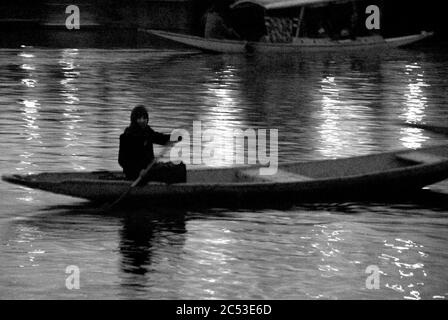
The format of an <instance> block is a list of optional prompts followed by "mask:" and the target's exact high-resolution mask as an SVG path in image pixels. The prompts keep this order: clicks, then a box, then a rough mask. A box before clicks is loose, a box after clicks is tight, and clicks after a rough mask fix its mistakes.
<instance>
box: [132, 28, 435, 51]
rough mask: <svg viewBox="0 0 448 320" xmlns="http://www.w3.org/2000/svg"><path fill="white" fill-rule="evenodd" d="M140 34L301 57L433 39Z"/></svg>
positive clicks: (204, 47)
mask: <svg viewBox="0 0 448 320" xmlns="http://www.w3.org/2000/svg"><path fill="white" fill-rule="evenodd" d="M141 31H143V32H148V33H150V34H153V35H156V36H158V37H161V38H164V39H168V40H171V41H174V42H177V43H181V44H184V45H187V46H190V47H194V48H196V49H200V50H204V51H211V52H219V53H302V52H331V51H353V50H371V49H385V48H397V47H402V46H406V45H409V44H412V43H415V42H418V41H421V40H423V39H426V38H428V37H430V36H432V35H433V33H432V32H422V33H421V34H416V35H410V36H404V37H396V38H388V39H383V38H382V37H381V36H371V37H360V38H357V39H356V40H330V39H309V38H296V39H294V42H293V43H268V42H247V41H238V40H224V39H206V38H202V37H197V36H191V35H187V34H180V33H173V32H167V31H161V30H145V29H141Z"/></svg>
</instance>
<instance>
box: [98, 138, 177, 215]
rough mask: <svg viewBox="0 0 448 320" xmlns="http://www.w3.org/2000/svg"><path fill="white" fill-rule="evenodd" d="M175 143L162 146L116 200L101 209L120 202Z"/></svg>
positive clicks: (111, 206) (108, 208)
mask: <svg viewBox="0 0 448 320" xmlns="http://www.w3.org/2000/svg"><path fill="white" fill-rule="evenodd" d="M176 143H177V141H176V142H174V143H173V142H169V143H168V144H167V145H166V146H165V147H164V148H163V150H162V152H161V153H160V154H159V156H158V157H156V158H154V159H153V160H152V161H151V162H150V163H149V164H148V166H147V167H146V169H144V170H142V171H141V172H140V175H139V177H138V178H137V180H135V181H134V182H133V183H132V184H131V186H130V187H129V188H128V189H127V190H126V191H125V192H124V193H123V194H122V195H121V196H120V197H119V198H118V199H117V200H115V201H114V202H112V203H111V204H105V205H104V206H103V207H102V210H103V211H109V210H110V209H112V208H113V207H114V206H116V205H117V204H118V203H120V202H121V201H122V200H123V199H124V198H125V197H126V196H127V195H128V194H129V192H131V190H132V189H133V188H135V187H136V186H137V185H138V184H139V183H140V181H142V179H143V178H144V177H146V175H147V174H148V172H149V170H151V168H152V166H153V165H154V164H155V163H156V162H157V161H158V160H159V159H160V158H162V157H163V156H164V155H165V154H166V153H167V151H168V150H171V147H172V146H173V145H175V144H176Z"/></svg>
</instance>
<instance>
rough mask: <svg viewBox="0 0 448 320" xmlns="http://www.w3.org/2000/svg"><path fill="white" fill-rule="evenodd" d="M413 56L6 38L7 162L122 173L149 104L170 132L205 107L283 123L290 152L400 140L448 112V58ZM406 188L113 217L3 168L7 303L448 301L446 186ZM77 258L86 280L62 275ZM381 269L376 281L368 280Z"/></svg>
mask: <svg viewBox="0 0 448 320" xmlns="http://www.w3.org/2000/svg"><path fill="white" fill-rule="evenodd" d="M417 52H418V50H417ZM417 52H416V51H414V50H412V51H405V50H399V51H398V50H397V51H391V52H389V53H388V54H382V53H381V54H372V55H370V54H358V53H353V54H352V55H350V56H348V55H345V54H343V55H323V56H322V55H317V54H316V55H314V54H313V55H311V56H305V55H304V56H300V57H291V56H285V57H275V58H271V57H269V58H266V59H262V58H260V59H259V58H257V57H255V58H253V57H244V56H242V57H240V56H227V55H219V56H217V55H208V54H197V55H194V56H193V55H188V56H183V55H182V54H181V53H179V52H173V51H169V50H167V51H164V50H161V49H149V50H91V49H80V50H61V49H57V50H53V49H44V50H43V49H35V48H29V47H28V48H21V49H18V50H17V49H13V50H0V105H1V107H2V112H1V115H0V134H1V139H0V150H1V151H2V157H1V159H0V173H1V174H5V173H28V172H47V171H66V170H74V169H76V170H82V169H85V170H89V171H90V170H92V171H93V170H98V169H107V170H120V167H119V166H118V163H117V153H118V142H119V141H118V137H119V135H120V134H121V133H122V131H123V129H124V128H125V127H126V126H127V125H128V123H129V112H130V110H131V107H132V106H133V105H134V104H137V103H144V104H146V105H147V106H148V109H149V111H150V115H151V121H152V123H154V127H155V128H156V129H158V130H160V131H162V132H169V131H170V130H171V129H175V128H191V126H192V122H193V121H195V120H202V121H203V124H204V129H206V128H216V129H217V130H218V131H219V132H220V133H221V134H223V135H224V134H227V133H232V130H233V129H247V128H249V127H259V128H267V129H270V128H274V129H279V162H283V161H296V160H298V159H300V160H302V159H307V160H313V159H316V158H319V159H320V158H323V157H327V158H328V157H329V158H332V157H342V156H348V155H359V154H365V153H371V152H380V151H385V150H394V149H398V148H403V141H402V140H400V139H401V138H403V137H405V136H408V135H409V133H406V132H409V131H403V128H404V126H403V125H401V124H402V123H403V120H410V121H422V122H428V123H430V122H431V121H433V120H438V119H441V117H446V115H447V110H446V107H445V106H446V92H447V91H448V90H447V83H446V79H448V65H447V63H446V57H444V56H440V55H438V53H437V52H436V51H434V52H423V53H421V52H418V53H417ZM405 66H411V67H408V69H409V70H408V71H409V72H408V73H409V74H405V73H404V71H406V67H405ZM397 123H398V124H397ZM400 123H401V124H400ZM403 132H405V134H404V133H403ZM417 133H418V134H422V135H424V137H427V138H428V139H427V140H421V141H420V142H419V143H420V144H421V145H423V146H425V145H430V144H436V143H437V144H438V143H444V142H446V137H445V136H443V135H440V134H430V133H427V132H424V131H418V132H417ZM419 139H420V138H419ZM425 139H426V138H425ZM414 142H415V140H414ZM203 147H204V145H203ZM224 147H225V146H224ZM158 150H160V149H156V153H157V151H158ZM225 150H226V152H232V153H233V152H234V151H233V150H230V149H225ZM216 165H219V164H218V163H216ZM431 188H432V187H431ZM447 188H448V184H446V183H441V184H440V187H439V190H440V191H441V192H444V193H448V189H447ZM427 197H428V198H427ZM229 201H232V199H229ZM393 201H394V202H393V203H377V204H376V203H345V204H309V205H300V206H291V205H286V204H283V203H273V204H272V206H273V207H277V209H247V210H224V209H216V208H215V209H213V208H211V209H203V210H195V209H191V211H188V212H181V213H178V212H173V211H172V210H167V212H161V213H160V214H159V215H158V216H157V215H156V213H157V212H155V211H157V210H156V209H155V208H152V207H151V208H145V209H142V210H136V209H134V208H132V209H131V208H127V209H125V210H123V212H120V211H119V210H117V211H118V212H113V213H111V214H107V215H104V214H98V212H97V206H96V205H95V206H92V205H87V204H86V203H85V202H83V201H82V200H79V199H74V198H70V197H63V196H60V195H55V194H51V193H45V192H41V191H37V190H31V189H28V188H22V187H18V186H14V185H11V184H7V183H5V182H0V203H1V205H2V206H1V215H0V243H1V244H2V245H0V270H1V271H2V272H1V273H0V284H1V285H0V286H1V290H0V299H3V298H5V299H9V298H12V299H39V298H42V297H45V298H55V299H61V298H67V299H79V298H82V299H109V298H110V299H123V298H125V299H200V298H204V299H446V298H447V297H448V278H447V276H446V275H447V274H448V269H447V266H448V255H447V254H446V247H447V245H448V236H447V232H446V229H447V227H448V215H447V212H448V208H447V203H448V201H447V199H446V197H445V196H444V195H443V194H432V193H431V194H430V195H428V194H427V193H425V194H422V195H420V194H417V195H415V197H414V195H413V196H412V197H409V198H408V199H404V200H401V199H397V200H395V199H394V200H393ZM395 201H396V202H395ZM402 201H403V202H404V203H402ZM278 207H280V208H281V209H279V208H278ZM173 214H174V217H173ZM67 265H79V267H80V268H81V281H82V282H81V288H82V289H81V290H67V289H66V287H65V276H66V274H65V273H64V272H65V268H66V267H67ZM370 265H376V266H378V267H379V269H380V289H379V290H369V289H368V288H366V285H365V284H366V278H367V276H368V274H366V268H367V267H368V266H370Z"/></svg>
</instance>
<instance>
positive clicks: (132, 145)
mask: <svg viewBox="0 0 448 320" xmlns="http://www.w3.org/2000/svg"><path fill="white" fill-rule="evenodd" d="M169 141H170V135H169V134H163V133H159V132H156V131H154V130H153V129H151V127H149V126H146V127H145V128H141V127H140V126H139V125H138V124H136V123H133V124H131V125H130V126H129V127H127V128H126V130H125V131H124V133H123V134H122V135H121V136H120V150H119V154H118V163H119V164H120V166H121V167H122V168H123V171H124V173H125V175H126V178H127V179H130V180H135V179H137V178H138V177H139V174H140V171H141V170H143V169H145V168H146V167H147V166H148V165H149V164H150V163H151V162H152V161H153V160H154V149H153V144H154V143H156V144H160V145H164V144H166V143H168V142H169Z"/></svg>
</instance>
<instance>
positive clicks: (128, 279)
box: [119, 209, 187, 287]
mask: <svg viewBox="0 0 448 320" xmlns="http://www.w3.org/2000/svg"><path fill="white" fill-rule="evenodd" d="M121 222H122V227H121V230H120V232H119V234H120V240H119V251H120V254H121V262H120V269H121V271H122V283H121V285H122V286H123V287H145V286H146V285H147V284H146V281H145V280H143V279H142V277H141V276H144V275H146V274H147V273H148V272H149V271H151V269H152V267H151V265H152V263H153V260H155V262H156V264H157V265H158V266H160V265H163V264H165V263H168V264H169V265H170V264H172V263H175V261H169V257H165V256H163V254H161V253H162V252H165V251H169V252H170V257H171V258H173V257H174V258H175V257H177V256H178V255H177V254H175V253H176V252H177V253H178V254H181V252H182V248H183V246H184V244H185V234H186V233H187V229H186V221H185V214H184V213H182V212H173V211H172V210H170V211H169V212H163V210H160V209H159V210H158V211H157V212H152V213H151V214H150V215H149V216H148V214H147V212H144V211H142V210H140V212H138V211H135V212H132V213H131V214H126V215H125V216H123V217H122V219H121ZM142 280H143V281H142ZM147 280H149V279H147Z"/></svg>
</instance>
